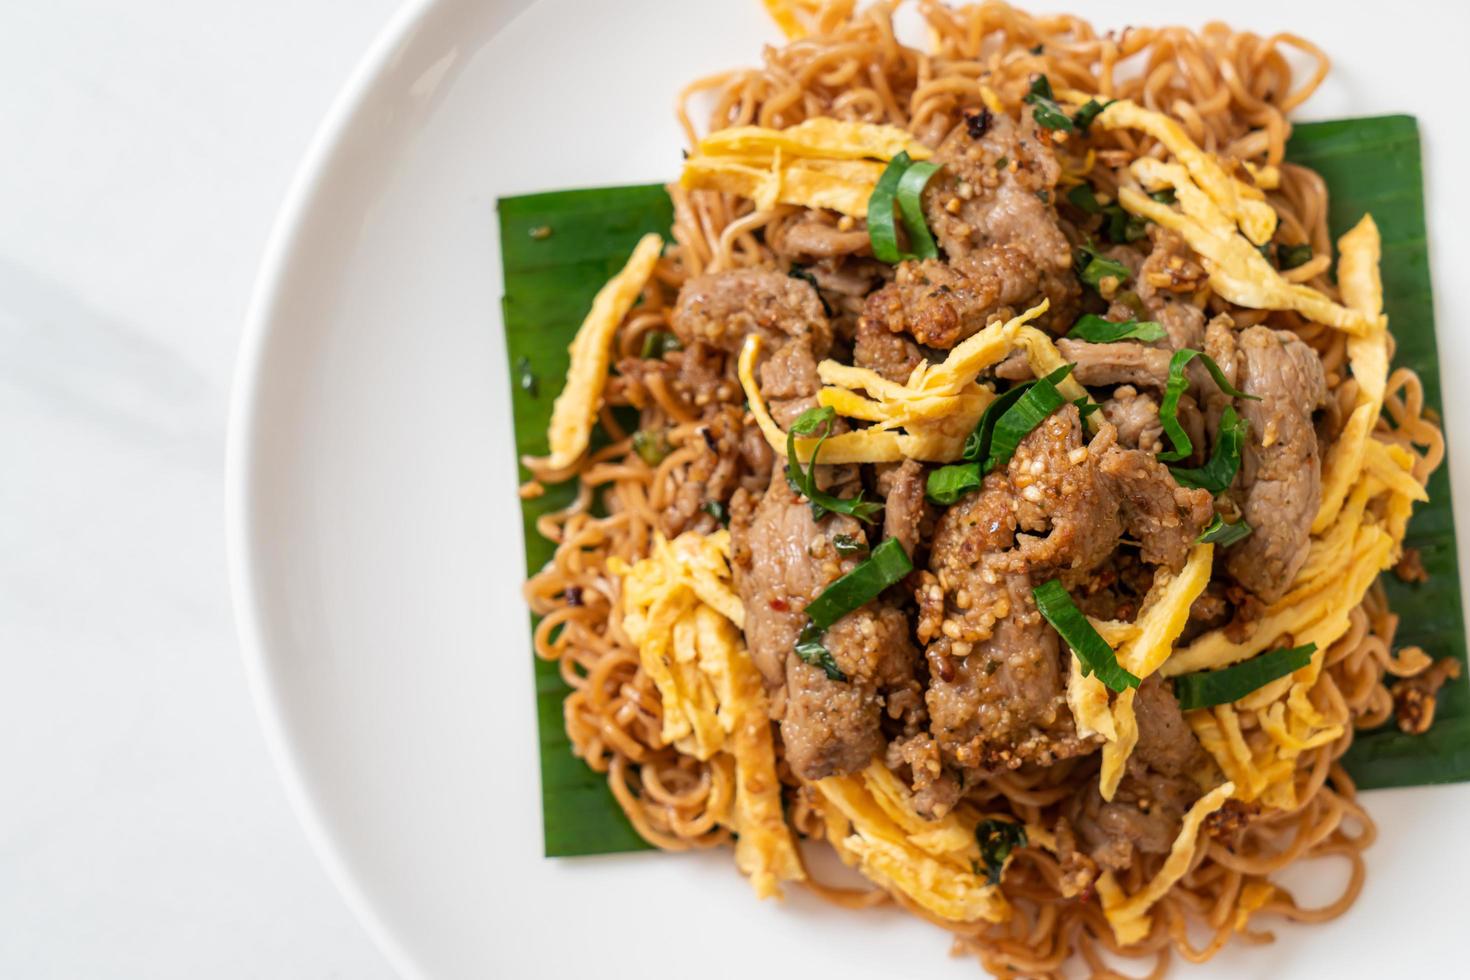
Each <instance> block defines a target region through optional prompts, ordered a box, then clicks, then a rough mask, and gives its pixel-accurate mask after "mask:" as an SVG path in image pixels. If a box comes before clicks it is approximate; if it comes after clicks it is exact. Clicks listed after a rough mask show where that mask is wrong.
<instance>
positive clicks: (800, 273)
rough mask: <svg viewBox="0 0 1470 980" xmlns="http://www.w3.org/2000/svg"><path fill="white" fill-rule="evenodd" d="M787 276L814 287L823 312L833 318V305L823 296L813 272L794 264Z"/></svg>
mask: <svg viewBox="0 0 1470 980" xmlns="http://www.w3.org/2000/svg"><path fill="white" fill-rule="evenodd" d="M786 274H787V275H788V276H790V277H791V278H792V279H800V280H801V281H802V282H804V283H806V284H807V285H808V286H810V287H812V290H813V291H814V292H815V293H816V294H817V299H819V300H821V301H822V312H823V313H825V314H827V316H828V317H830V316H832V313H833V310H832V304H831V303H829V302H827V297H825V296H823V295H822V286H821V284H820V283H818V282H817V277H816V276H814V275H812V270H810V269H808V268H807V267H806V266H804V265H796V264H794V263H793V264H792V266H791V268H790V270H788V271H787V273H786Z"/></svg>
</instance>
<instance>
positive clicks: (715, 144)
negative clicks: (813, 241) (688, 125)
mask: <svg viewBox="0 0 1470 980" xmlns="http://www.w3.org/2000/svg"><path fill="white" fill-rule="evenodd" d="M900 153H907V154H908V155H909V157H910V158H911V159H914V160H926V159H928V158H929V157H931V156H933V154H934V151H933V150H931V149H929V148H928V147H927V146H925V145H924V144H923V143H920V142H919V141H918V140H916V139H914V138H913V136H912V135H910V134H909V133H908V132H907V131H905V130H903V129H900V128H898V127H897V126H888V125H883V124H879V123H865V122H852V121H848V120H842V119H832V118H829V117H825V116H819V117H816V118H813V119H808V120H806V121H804V122H801V123H798V124H796V125H795V126H790V127H788V128H786V129H771V128H768V127H765V126H732V127H730V128H728V129H721V130H717V131H716V132H713V133H711V134H710V135H708V136H706V137H705V138H704V139H702V140H700V141H699V143H698V144H697V145H696V146H695V148H694V152H693V153H691V154H690V155H689V157H688V158H687V159H686V160H685V161H684V170H683V173H682V174H681V175H680V177H679V184H680V186H682V187H686V188H690V189H693V190H700V189H702V190H718V191H726V192H728V193H732V194H739V195H740V196H742V197H748V198H750V199H751V200H752V201H754V202H755V204H756V207H758V208H760V209H762V210H769V209H770V208H774V207H775V206H776V205H778V204H795V205H801V206H804V207H809V208H828V209H831V210H833V211H837V212H839V213H841V214H845V215H850V216H851V217H854V218H864V217H866V216H867V213H868V198H869V197H871V196H872V194H873V188H874V187H875V186H877V183H878V178H879V177H881V176H882V175H883V170H884V167H885V166H886V165H887V163H888V161H889V160H891V159H893V158H894V157H896V156H898V154H900Z"/></svg>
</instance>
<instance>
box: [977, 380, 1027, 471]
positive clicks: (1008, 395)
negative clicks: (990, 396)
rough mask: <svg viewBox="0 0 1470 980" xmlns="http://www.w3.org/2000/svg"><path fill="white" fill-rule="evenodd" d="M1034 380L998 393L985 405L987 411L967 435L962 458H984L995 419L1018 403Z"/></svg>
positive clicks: (988, 450) (987, 450) (993, 430)
mask: <svg viewBox="0 0 1470 980" xmlns="http://www.w3.org/2000/svg"><path fill="white" fill-rule="evenodd" d="M1031 385H1032V382H1030V381H1027V382H1026V383H1025V384H1021V385H1017V386H1016V387H1014V388H1012V389H1010V390H1009V391H1006V392H1002V393H1001V394H999V395H997V396H996V398H995V400H994V401H992V402H991V403H990V404H989V405H986V406H985V411H983V412H981V413H980V421H978V422H976V423H975V428H974V429H973V430H971V432H970V434H969V435H968V436H966V437H965V451H964V453H963V455H961V457H960V458H961V459H966V460H983V459H984V458H985V456H986V454H988V453H989V452H990V439H991V435H992V434H993V433H994V432H995V420H996V419H998V418H1000V417H1001V416H1002V415H1004V414H1005V412H1006V409H1008V408H1010V407H1011V406H1012V405H1014V404H1015V403H1016V399H1018V398H1020V397H1021V396H1022V395H1024V394H1026V389H1027V388H1030V387H1031Z"/></svg>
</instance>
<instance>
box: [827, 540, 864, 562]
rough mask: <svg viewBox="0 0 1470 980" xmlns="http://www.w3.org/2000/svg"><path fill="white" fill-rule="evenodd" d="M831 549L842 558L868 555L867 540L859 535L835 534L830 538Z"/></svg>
mask: <svg viewBox="0 0 1470 980" xmlns="http://www.w3.org/2000/svg"><path fill="white" fill-rule="evenodd" d="M832 547H833V548H835V549H836V551H837V553H838V554H839V555H841V556H842V557H844V558H851V557H852V556H853V555H866V554H867V553H868V539H867V538H865V537H863V536H862V535H859V534H836V535H833V537H832Z"/></svg>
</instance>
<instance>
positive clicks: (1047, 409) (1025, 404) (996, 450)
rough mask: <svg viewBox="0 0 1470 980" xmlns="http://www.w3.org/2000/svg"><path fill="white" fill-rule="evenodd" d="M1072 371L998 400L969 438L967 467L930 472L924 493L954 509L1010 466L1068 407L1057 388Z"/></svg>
mask: <svg viewBox="0 0 1470 980" xmlns="http://www.w3.org/2000/svg"><path fill="white" fill-rule="evenodd" d="M1071 370H1072V365H1070V364H1067V365H1063V366H1062V367H1060V368H1058V369H1057V370H1055V371H1053V372H1052V373H1051V374H1049V375H1047V376H1046V377H1044V378H1040V379H1038V380H1036V381H1028V382H1026V383H1025V384H1020V385H1017V386H1016V387H1014V388H1012V389H1010V390H1009V391H1007V392H1005V393H1003V394H1001V395H1000V396H998V397H997V398H996V399H995V400H994V401H992V402H991V403H990V404H989V405H986V406H985V411H984V412H982V413H981V414H980V421H979V422H977V423H975V428H974V430H973V431H971V433H970V435H969V436H968V437H967V438H966V439H965V449H964V452H963V453H962V454H961V456H960V458H961V459H962V460H965V462H961V463H951V464H949V465H948V466H941V467H939V468H938V469H934V470H931V471H930V472H929V478H928V481H927V482H926V484H925V487H924V492H925V494H927V495H928V497H929V499H930V500H932V501H934V502H935V503H936V504H940V505H942V506H945V507H948V506H949V505H950V504H952V503H954V502H955V501H956V500H958V499H960V497H962V496H964V495H965V494H967V493H969V492H970V491H971V490H975V489H978V488H979V486H980V480H981V477H983V476H984V475H985V474H986V473H989V472H990V471H991V470H993V469H995V468H996V467H997V466H1004V465H1005V464H1006V463H1008V462H1010V459H1011V456H1012V455H1013V454H1014V453H1015V451H1016V447H1017V446H1019V445H1020V443H1021V440H1022V439H1024V438H1026V435H1027V434H1028V433H1029V432H1030V431H1031V430H1032V429H1034V428H1036V427H1037V426H1038V425H1040V424H1041V423H1042V422H1043V421H1044V420H1045V419H1046V417H1047V416H1048V415H1050V414H1051V413H1052V412H1054V411H1056V410H1057V409H1058V408H1061V407H1062V406H1063V405H1064V404H1066V402H1067V399H1066V398H1065V397H1063V396H1062V394H1061V392H1059V391H1057V388H1056V386H1057V384H1058V383H1059V382H1060V381H1061V380H1062V379H1063V378H1065V377H1066V376H1067V374H1068V373H1069V372H1070V371H1071Z"/></svg>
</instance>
